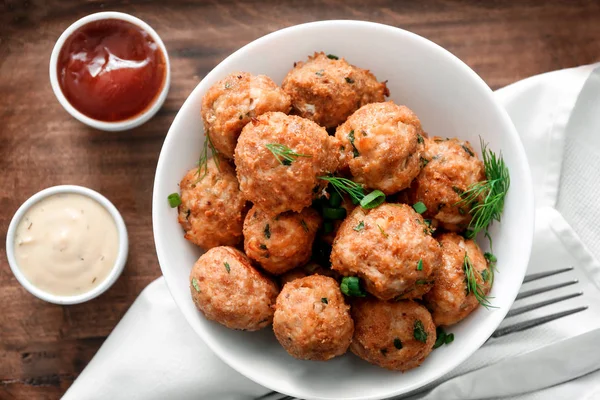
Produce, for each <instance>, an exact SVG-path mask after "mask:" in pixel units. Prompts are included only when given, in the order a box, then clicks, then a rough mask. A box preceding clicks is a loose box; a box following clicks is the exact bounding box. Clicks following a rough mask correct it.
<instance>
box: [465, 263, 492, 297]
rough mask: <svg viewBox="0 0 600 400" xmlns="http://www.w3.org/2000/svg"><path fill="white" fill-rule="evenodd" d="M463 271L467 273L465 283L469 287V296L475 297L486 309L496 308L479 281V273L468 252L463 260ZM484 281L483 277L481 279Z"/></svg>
mask: <svg viewBox="0 0 600 400" xmlns="http://www.w3.org/2000/svg"><path fill="white" fill-rule="evenodd" d="M463 270H464V272H465V283H466V285H467V296H468V295H469V294H471V293H473V295H474V296H475V298H476V299H477V301H478V302H479V304H481V305H482V306H484V307H485V308H494V307H493V306H492V305H491V304H490V299H489V297H488V296H487V295H486V294H485V292H484V290H483V287H481V285H480V284H479V282H478V281H477V274H479V272H478V271H477V270H476V269H475V267H474V266H473V263H472V262H471V259H470V258H469V255H468V254H467V252H465V258H464V260H463ZM481 279H482V280H483V277H482V278H481Z"/></svg>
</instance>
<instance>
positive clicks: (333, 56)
mask: <svg viewBox="0 0 600 400" xmlns="http://www.w3.org/2000/svg"><path fill="white" fill-rule="evenodd" d="M327 58H329V59H330V60H339V58H338V56H335V55H333V54H327Z"/></svg>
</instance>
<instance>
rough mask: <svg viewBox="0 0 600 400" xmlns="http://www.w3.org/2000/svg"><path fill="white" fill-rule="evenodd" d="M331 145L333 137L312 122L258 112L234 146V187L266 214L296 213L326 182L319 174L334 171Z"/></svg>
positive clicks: (333, 140)
mask: <svg viewBox="0 0 600 400" xmlns="http://www.w3.org/2000/svg"><path fill="white" fill-rule="evenodd" d="M267 145H269V146H268V147H267ZM282 146H283V147H282ZM336 148H337V140H336V139H335V138H333V137H330V136H329V135H328V134H327V132H326V131H325V129H323V128H321V127H320V126H318V125H317V124H315V123H314V122H312V121H309V120H307V119H304V118H300V117H297V116H289V115H285V114H283V113H280V112H273V113H266V114H263V115H261V116H260V117H258V118H255V119H253V120H252V122H251V123H249V124H248V125H246V126H245V127H244V129H243V130H242V134H241V135H240V138H239V140H238V144H237V147H236V148H235V165H236V170H237V176H238V179H239V181H240V190H241V191H242V193H243V195H244V196H245V198H246V199H248V200H250V201H251V202H252V203H254V205H255V206H256V207H258V208H260V209H262V210H264V211H265V212H268V213H269V214H270V215H276V214H280V213H283V212H285V211H290V210H291V211H296V212H300V211H302V210H303V209H304V208H306V207H309V206H310V205H311V204H312V201H313V199H314V198H315V197H316V196H317V194H318V193H320V192H321V191H322V190H323V188H325V186H326V185H327V182H326V181H324V180H322V179H319V177H320V176H324V175H328V174H330V173H332V172H333V171H335V170H336V168H337V163H338V160H337V157H333V156H332V154H334V149H336ZM290 152H291V153H290ZM284 157H287V158H284Z"/></svg>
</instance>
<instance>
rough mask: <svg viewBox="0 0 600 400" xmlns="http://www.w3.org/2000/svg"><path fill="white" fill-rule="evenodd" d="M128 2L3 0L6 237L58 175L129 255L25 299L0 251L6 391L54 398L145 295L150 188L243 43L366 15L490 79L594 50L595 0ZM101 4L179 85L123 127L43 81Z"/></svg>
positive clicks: (599, 9)
mask: <svg viewBox="0 0 600 400" xmlns="http://www.w3.org/2000/svg"><path fill="white" fill-rule="evenodd" d="M121 3H123V2H121V1H111V0H107V1H87V2H81V1H65V0H49V1H43V0H39V1H37V0H25V1H21V0H14V1H11V0H4V1H0V172H1V173H0V241H1V242H2V243H4V242H5V241H6V230H7V227H8V224H9V222H10V219H11V217H12V215H13V214H14V212H15V211H16V210H17V208H18V207H19V205H20V204H21V203H22V202H23V201H24V200H26V199H27V198H28V197H29V196H31V195H32V194H33V193H35V192H37V191H39V190H41V189H43V188H45V187H48V186H53V185H59V184H78V185H83V186H87V187H90V188H92V189H95V190H97V191H99V192H101V193H103V194H104V195H106V196H107V197H108V198H109V199H110V200H111V201H112V202H113V203H114V204H115V205H116V206H117V208H118V209H119V210H120V211H121V213H122V214H123V217H124V219H125V222H126V224H127V226H128V229H129V239H130V254H129V261H128V263H127V266H126V268H125V271H124V272H123V275H122V276H121V278H120V279H119V280H118V281H117V283H116V284H115V285H114V286H113V287H112V288H111V289H110V290H109V291H107V292H106V293H105V294H103V295H102V296H100V297H99V298H97V299H95V300H93V301H90V302H88V303H86V304H81V305H75V306H57V305H52V304H47V303H44V302H43V301H40V300H38V299H36V298H34V297H33V296H31V295H30V294H29V293H28V292H26V291H25V289H23V288H22V287H21V286H20V285H19V283H18V282H17V281H16V279H15V277H14V276H13V275H12V273H11V271H10V268H9V266H8V263H7V260H6V251H5V249H4V247H3V246H2V248H0V307H1V311H0V399H12V398H17V399H38V398H39V399H56V398H59V397H60V396H61V394H62V393H64V391H65V390H66V389H67V388H68V387H69V385H71V383H72V382H73V380H74V379H75V378H76V377H77V375H78V374H79V373H80V372H81V370H82V369H83V368H84V367H85V365H86V364H87V362H88V361H89V360H90V359H91V358H92V356H93V355H94V353H95V352H96V350H97V349H98V348H99V347H100V345H101V344H102V342H103V341H104V339H105V338H106V336H107V335H108V334H109V333H110V332H111V330H112V329H113V327H114V326H115V325H116V324H117V322H118V321H119V319H120V318H121V317H122V316H123V314H124V313H125V311H126V310H127V308H128V307H129V306H130V305H131V303H132V302H133V301H134V299H135V298H136V296H137V295H138V294H139V293H140V291H142V289H143V288H144V287H145V286H146V285H147V284H148V283H150V282H151V281H152V280H153V279H155V278H157V277H158V276H160V268H159V266H158V262H157V259H156V253H155V250H154V242H153V237H152V221H151V194H152V185H153V180H154V169H155V165H156V162H157V159H158V154H159V152H160V148H161V146H162V142H163V139H164V137H165V134H166V133H167V130H168V128H169V125H170V124H171V122H172V120H173V118H174V117H175V114H176V113H177V110H178V109H179V107H180V106H181V105H182V103H183V101H184V100H185V98H186V97H187V96H188V94H189V93H190V92H191V91H192V89H193V88H194V87H195V86H196V84H197V83H198V82H199V81H200V80H201V79H202V77H203V76H205V75H206V74H207V73H208V72H209V71H210V70H211V69H212V68H213V67H214V66H215V65H216V64H217V63H219V62H220V61H221V60H222V59H223V58H225V57H226V56H227V55H229V54H230V53H231V52H233V51H234V50H236V49H237V48H239V47H241V46H243V45H245V44H246V43H248V42H250V41H252V40H254V39H256V38H258V37H260V36H263V35H265V34H267V33H269V32H273V31H275V30H277V29H281V28H284V27H287V26H291V25H295V24H299V23H303V22H309V21H316V20H323V19H359V20H368V21H376V22H381V23H384V24H389V25H393V26H398V27H401V28H404V29H407V30H410V31H413V32H415V33H417V34H419V35H422V36H424V37H426V38H429V39H431V40H433V41H434V42H436V43H438V44H440V45H442V46H444V47H445V48H447V49H448V50H450V51H451V52H453V53H454V54H456V55H457V56H458V57H459V58H461V59H462V60H463V61H464V62H466V63H467V64H468V65H469V66H471V67H472V68H473V69H474V70H475V71H476V72H477V73H478V74H479V75H481V76H482V77H483V79H484V80H485V81H486V82H487V83H488V84H489V85H490V86H491V87H492V88H493V89H495V88H499V87H502V86H504V85H507V84H509V83H511V82H514V81H517V80H519V79H523V78H526V77H528V76H530V75H535V74H539V73H542V72H546V71H551V70H555V69H560V68H566V67H573V66H577V65H580V64H587V63H591V62H594V61H598V60H600V23H599V21H600V2H599V1H583V0H581V1H575V0H573V1H514V2H510V1H443V0H437V1H434V0H430V1H420V2H416V1H415V2H403V1H395V0H388V1H385V0H374V1H368V0H362V1H346V0H328V1H320V2H319V1H312V0H293V1H285V0H263V1H259V0H256V1H233V0H232V1H218V0H214V1H192V0H187V1H185V0H184V1H171V0H170V1H156V2H152V1H139V2H135V1H127V2H125V3H127V4H121ZM106 10H116V11H123V12H127V13H131V14H134V15H136V16H138V17H140V18H141V19H143V20H145V21H146V22H148V23H149V24H150V25H152V27H154V28H155V29H156V30H157V31H158V33H159V34H160V35H161V37H162V39H163V40H164V42H165V45H166V46H167V48H168V51H169V56H170V58H171V71H172V82H171V91H170V93H169V96H168V98H167V101H166V103H165V105H164V107H163V108H162V110H161V111H160V112H159V113H158V114H157V115H156V116H155V117H154V118H153V119H152V120H151V121H150V122H148V123H146V124H145V125H144V126H142V127H139V128H137V129H135V130H133V131H131V132H127V133H116V134H112V133H103V132H98V131H95V130H93V129H91V128H87V127H86V126H84V125H82V124H80V123H79V122H77V121H75V120H74V119H73V118H71V117H70V116H69V115H68V114H67V113H66V112H65V111H64V110H63V109H62V107H61V106H60V105H59V103H58V101H57V100H56V99H55V97H54V94H53V93H52V90H51V88H50V82H49V79H48V61H49V58H50V52H51V50H52V47H53V45H54V42H55V40H56V39H57V38H58V36H59V35H60V34H61V33H62V31H63V30H64V29H65V28H67V27H68V26H69V25H70V24H71V23H72V22H74V21H75V20H77V19H79V18H81V17H83V16H85V15H87V14H90V13H94V12H98V11H106ZM290 45H293V44H290ZM315 46H316V47H315V48H318V44H315ZM390 50H391V51H393V49H390Z"/></svg>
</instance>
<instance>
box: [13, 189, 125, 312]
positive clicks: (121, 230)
mask: <svg viewBox="0 0 600 400" xmlns="http://www.w3.org/2000/svg"><path fill="white" fill-rule="evenodd" d="M61 193H75V194H80V195H83V196H87V197H89V198H91V199H92V200H95V201H96V202H98V204H100V205H101V206H102V207H104V208H105V209H106V211H108V213H109V214H110V215H111V217H112V218H113V220H114V221H115V224H116V226H117V232H118V234H119V250H118V253H117V259H116V260H115V264H114V265H113V267H112V269H111V271H110V273H109V274H108V276H107V277H106V278H105V279H104V281H102V282H100V284H98V286H96V287H94V288H93V289H92V290H90V291H89V292H86V293H82V294H78V295H75V296H59V295H55V294H52V293H48V292H46V291H44V290H42V289H40V288H38V287H37V286H34V285H33V284H32V283H31V282H29V280H28V279H27V277H25V275H24V274H23V272H21V269H20V268H19V264H18V263H17V260H16V258H15V254H14V246H15V233H16V231H17V226H18V225H19V222H20V221H21V219H22V218H23V216H24V215H25V214H26V213H27V211H29V209H30V208H31V207H32V206H33V205H34V204H36V203H37V202H39V201H40V200H43V199H45V198H46V197H49V196H52V195H55V194H61ZM128 251H129V240H128V237H127V228H126V227H125V221H123V217H121V214H120V213H119V211H118V210H117V208H116V207H115V206H114V205H113V203H111V202H110V200H108V199H107V198H106V197H104V196H102V195H101V194H100V193H98V192H96V191H93V190H92V189H88V188H85V187H82V186H75V185H61V186H52V187H49V188H47V189H44V190H42V191H40V192H37V193H36V194H34V195H33V196H31V197H30V198H29V199H27V201H25V203H23V204H22V205H21V207H19V209H18V210H17V212H16V213H15V215H14V216H13V218H12V220H11V221H10V225H9V226H8V232H7V233H6V257H7V258H8V264H9V265H10V269H11V270H12V272H13V274H14V275H15V277H16V278H17V280H18V281H19V283H20V284H21V285H23V287H25V289H27V291H28V292H29V293H31V294H33V295H34V296H35V297H37V298H39V299H42V300H44V301H47V302H49V303H54V304H62V305H66V304H79V303H84V302H86V301H88V300H91V299H93V298H96V297H98V296H100V295H101V294H102V293H104V292H105V291H106V290H107V289H108V288H110V287H111V286H112V285H113V283H115V281H116V280H117V279H118V278H119V276H120V275H121V272H123V268H124V267H125V263H126V262H127V253H128Z"/></svg>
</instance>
